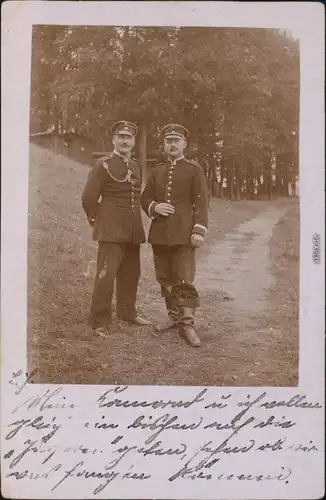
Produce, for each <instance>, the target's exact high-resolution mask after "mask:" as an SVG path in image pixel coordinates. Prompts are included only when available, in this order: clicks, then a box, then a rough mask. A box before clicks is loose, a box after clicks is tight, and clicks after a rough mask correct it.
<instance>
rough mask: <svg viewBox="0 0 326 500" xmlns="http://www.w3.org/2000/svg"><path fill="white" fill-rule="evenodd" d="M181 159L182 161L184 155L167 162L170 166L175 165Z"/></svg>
mask: <svg viewBox="0 0 326 500" xmlns="http://www.w3.org/2000/svg"><path fill="white" fill-rule="evenodd" d="M183 159H184V155H182V156H179V158H169V162H170V163H171V165H175V164H176V163H177V161H180V160H183Z"/></svg>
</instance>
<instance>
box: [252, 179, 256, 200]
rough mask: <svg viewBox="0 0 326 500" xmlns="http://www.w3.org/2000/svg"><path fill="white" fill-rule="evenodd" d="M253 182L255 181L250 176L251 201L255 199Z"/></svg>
mask: <svg viewBox="0 0 326 500" xmlns="http://www.w3.org/2000/svg"><path fill="white" fill-rule="evenodd" d="M255 182H256V179H255V177H254V176H253V175H252V176H251V199H252V200H254V199H255V187H256V186H255Z"/></svg>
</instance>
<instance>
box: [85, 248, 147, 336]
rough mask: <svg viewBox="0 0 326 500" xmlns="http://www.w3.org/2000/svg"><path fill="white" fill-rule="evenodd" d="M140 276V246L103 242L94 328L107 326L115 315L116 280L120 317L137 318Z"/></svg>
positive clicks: (93, 308)
mask: <svg viewBox="0 0 326 500" xmlns="http://www.w3.org/2000/svg"><path fill="white" fill-rule="evenodd" d="M139 277H140V245H134V244H131V243H130V244H129V243H108V242H99V244H98V253H97V269H96V277H95V282H94V290H93V296H92V303H91V324H92V328H93V329H95V328H98V327H100V326H107V325H108V324H109V323H110V322H111V318H112V297H113V292H114V281H116V313H117V316H118V317H119V318H120V319H123V320H132V319H134V318H135V317H136V315H137V312H136V295H137V287H138V281H139Z"/></svg>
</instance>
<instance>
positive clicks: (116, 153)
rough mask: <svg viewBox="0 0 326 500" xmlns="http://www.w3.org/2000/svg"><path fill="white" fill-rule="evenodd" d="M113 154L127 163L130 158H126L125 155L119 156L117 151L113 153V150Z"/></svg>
mask: <svg viewBox="0 0 326 500" xmlns="http://www.w3.org/2000/svg"><path fill="white" fill-rule="evenodd" d="M113 154H114V155H116V156H119V157H120V158H122V159H123V160H124V161H129V160H130V158H131V156H130V155H128V156H126V155H121V154H120V153H118V151H115V150H114V151H113Z"/></svg>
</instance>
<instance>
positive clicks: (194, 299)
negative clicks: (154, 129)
mask: <svg viewBox="0 0 326 500" xmlns="http://www.w3.org/2000/svg"><path fill="white" fill-rule="evenodd" d="M162 135H163V136H164V147H165V152H166V153H167V160H166V161H164V162H163V163H160V164H158V165H156V166H155V167H153V169H152V171H151V174H150V176H149V179H148V182H147V185H146V187H145V189H144V191H143V193H142V196H141V205H142V208H143V210H144V211H145V212H146V213H147V215H148V216H149V217H151V218H152V223H151V228H150V232H149V237H148V241H149V243H151V244H152V248H153V254H154V265H155V271H156V279H157V281H158V283H159V284H160V285H161V291H162V296H163V297H164V298H165V303H166V308H167V311H168V321H167V322H165V323H164V324H162V325H157V327H156V329H157V331H161V332H162V331H165V330H167V329H169V328H175V327H178V328H179V333H180V334H181V335H182V336H183V337H184V338H185V339H186V340H187V341H188V342H189V343H190V345H192V346H194V347H198V346H199V345H200V340H199V338H198V336H197V335H196V332H195V330H194V315H195V310H196V308H197V307H198V306H199V296H198V292H197V290H196V288H195V286H194V284H193V281H194V278H195V249H196V247H198V246H200V245H201V244H202V242H203V241H204V238H205V234H206V231H207V226H208V189H207V184H206V178H205V175H204V172H203V170H202V168H201V167H200V165H198V164H197V163H196V162H193V161H191V160H188V159H186V158H185V157H184V149H185V148H186V145H187V142H186V140H187V138H188V131H187V130H186V129H185V128H184V127H182V126H181V125H173V124H172V125H166V126H165V127H164V128H163V129H162Z"/></svg>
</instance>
